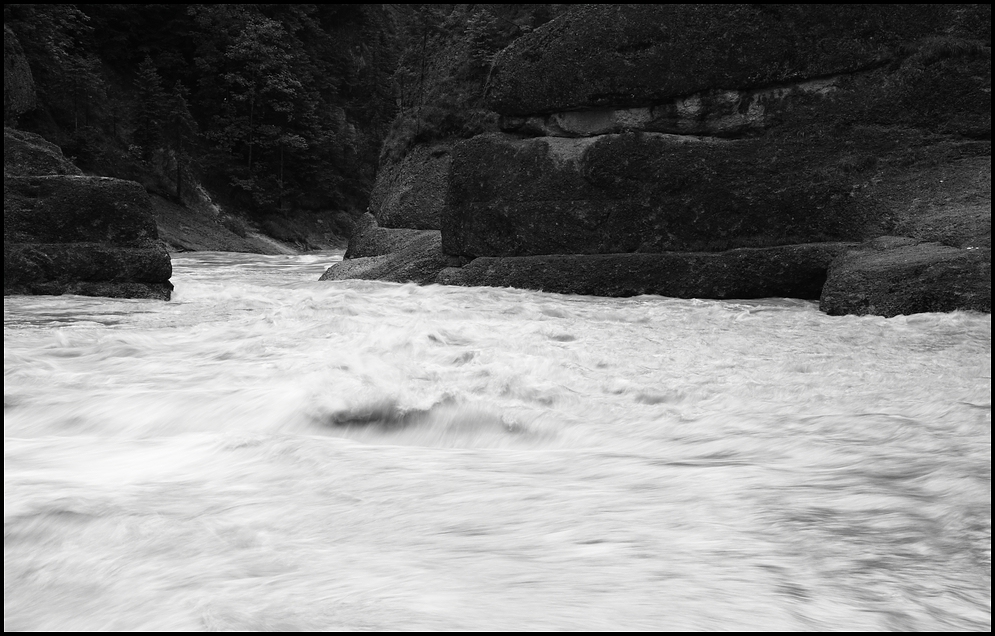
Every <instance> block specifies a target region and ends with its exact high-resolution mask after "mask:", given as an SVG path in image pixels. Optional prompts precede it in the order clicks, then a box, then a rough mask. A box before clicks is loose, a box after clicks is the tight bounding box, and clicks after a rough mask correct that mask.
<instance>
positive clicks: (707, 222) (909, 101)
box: [378, 5, 991, 315]
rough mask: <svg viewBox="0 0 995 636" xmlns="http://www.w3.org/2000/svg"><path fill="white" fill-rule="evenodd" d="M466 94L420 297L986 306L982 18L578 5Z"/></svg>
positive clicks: (894, 10) (880, 11)
mask: <svg viewBox="0 0 995 636" xmlns="http://www.w3.org/2000/svg"><path fill="white" fill-rule="evenodd" d="M488 97H489V101H490V105H491V107H492V108H493V109H494V110H495V111H496V112H497V113H498V114H499V115H500V126H501V130H502V132H499V133H486V134H480V135H478V136H476V137H474V138H472V139H469V140H466V141H461V142H459V143H456V144H455V145H454V146H453V148H452V150H451V151H450V153H449V154H450V160H449V179H448V187H447V188H446V191H445V207H444V208H443V210H442V212H441V220H440V227H441V240H442V251H443V252H444V253H445V255H447V256H448V257H449V262H450V263H456V264H457V265H460V266H461V267H447V268H445V269H443V270H441V272H440V273H439V275H438V276H437V277H436V278H435V279H434V280H435V281H436V282H442V283H447V284H460V285H497V286H515V287H524V288H529V289H543V290H547V291H561V292H569V293H580V294H598V295H609V296H626V295H632V294H641V293H656V294H665V295H672V296H682V297H704V298H754V297H758V295H760V296H762V295H772V296H795V297H801V298H819V297H820V295H823V296H824V297H823V308H824V309H825V310H826V311H828V312H829V313H848V312H849V313H868V312H869V313H880V314H882V315H894V314H895V313H896V312H910V311H941V310H942V311H948V310H953V309H970V310H980V311H990V296H991V280H990V275H989V276H988V277H987V278H986V277H985V276H984V266H985V264H986V263H987V267H988V271H989V273H990V263H991V259H990V252H991V250H990V248H991V8H990V5H951V6H947V5H914V6H898V5H722V6H719V5H584V6H581V7H579V8H577V9H576V10H574V11H571V12H569V13H567V14H565V15H563V16H561V17H560V18H558V19H556V20H553V21H552V22H550V23H548V24H547V25H545V26H543V27H540V28H539V29H537V30H535V31H534V32H532V33H530V34H528V35H525V36H523V37H521V38H519V39H518V40H517V41H515V42H514V43H513V44H512V45H511V46H509V47H508V48H507V49H505V50H504V51H502V52H501V53H500V54H499V55H498V57H497V59H496V61H495V64H494V67H493V69H492V72H491V79H490V85H489V93H488ZM421 152H422V154H425V153H426V152H428V149H423V150H422V151H421ZM422 165H423V166H426V169H427V166H429V165H430V164H429V163H427V162H425V161H424V160H422ZM409 170H410V168H409ZM392 179H393V181H392V182H391V183H395V182H398V180H397V179H396V178H395V177H392ZM409 182H410V181H409ZM951 184H957V187H956V188H954V187H953V186H952V185H951ZM388 189H389V188H388ZM437 189H438V188H437V187H436V191H437ZM401 192H402V189H398V190H397V193H398V196H397V197H395V199H399V198H400V194H401ZM380 198H381V200H384V201H386V200H390V196H388V195H383V196H381V197H380ZM430 207H431V206H425V209H429V208H430ZM433 214H434V213H433ZM382 216H383V215H382ZM379 218H380V217H379V216H378V219H379ZM386 218H387V217H386V216H384V219H386ZM381 225H383V223H381ZM891 235H896V236H905V237H906V238H907V239H908V240H907V242H902V241H905V239H901V238H899V239H896V240H898V241H899V242H900V243H901V245H898V244H895V243H894V241H891V240H890V239H882V240H883V241H884V243H881V241H878V242H877V243H868V244H867V245H866V246H864V247H861V246H860V245H858V244H859V243H861V242H865V241H873V240H874V239H877V238H878V237H884V236H891ZM398 240H400V238H398ZM889 241H891V242H889ZM401 243H402V244H405V245H406V243H405V242H404V241H401ZM884 244H886V245H887V246H888V247H887V249H886V248H883V247H882V245H884ZM403 249H405V248H401V249H399V250H396V251H388V252H387V253H386V254H380V255H379V256H378V258H381V259H385V257H389V256H393V255H397V256H399V255H400V253H401V251H402V250H403ZM833 258H837V259H838V260H837V261H835V262H832V261H833ZM986 259H987V260H986ZM435 262H436V263H439V262H442V261H441V259H439V260H437V261H435ZM831 262H832V263H831ZM902 263H904V264H905V265H901V264H902ZM423 273H424V272H423ZM903 277H904V278H907V279H908V281H909V282H907V283H903V284H898V283H897V282H896V281H897V280H899V279H903ZM913 280H916V281H919V282H918V283H916V282H912V281H913ZM814 281H818V282H814ZM823 283H825V284H824V285H823ZM944 285H946V286H948V288H949V289H948V292H949V293H945V294H941V293H940V290H941V288H942V287H943V286H944ZM851 288H852V289H851ZM920 288H921V289H920ZM917 289H920V291H919V292H916V290H917ZM927 289H931V290H933V291H926V290H927ZM847 290H851V291H847ZM917 294H918V295H917ZM985 298H988V301H987V305H986V302H985V300H984V299H985Z"/></svg>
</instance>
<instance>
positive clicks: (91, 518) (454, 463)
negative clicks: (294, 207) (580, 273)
mask: <svg viewBox="0 0 995 636" xmlns="http://www.w3.org/2000/svg"><path fill="white" fill-rule="evenodd" d="M338 258H340V255H336V254H309V255H302V256H258V255H246V254H226V253H197V254H185V255H176V256H174V259H173V264H174V276H173V282H174V284H175V285H176V290H175V293H174V298H173V300H172V301H170V302H166V303H163V302H157V301H139V300H111V299H99V298H84V297H77V296H62V297H30V296H29V297H5V298H4V628H5V630H20V629H32V630H49V629H52V630H92V629H101V630H145V629H149V630H166V629H170V630H205V629H206V630H247V629H252V630H259V629H265V630H271V629H274V630H291V629H306V630H337V629H350V630H360V629H361V630H420V629H431V630H490V629H500V630H524V629H529V630H539V629H543V630H546V629H549V630H552V629H568V630H602V629H604V630H620V629H639V630H682V629H696V630H734V629H744V630H746V629H750V630H768V629H770V630H838V629H846V630H978V631H985V632H987V631H989V630H990V627H991V316H989V315H980V314H972V313H952V314H920V315H915V316H907V317H896V318H891V319H884V318H880V317H860V318H858V317H852V316H850V317H830V316H826V315H824V314H822V313H820V312H819V310H818V308H817V306H816V305H815V304H813V303H810V302H805V301H797V300H786V299H767V300H758V301H737V302H720V301H706V300H679V299H671V298H663V297H656V296H642V297H637V298H629V299H606V298H592V297H581V296H562V295H555V294H545V293H538V292H530V291H522V290H511V289H490V288H459V287H441V286H426V287H418V286H415V285H397V284H391V283H380V282H368V281H344V282H318V281H317V278H318V277H319V276H320V274H321V273H322V272H323V271H324V269H325V268H326V267H327V266H328V265H329V264H330V263H331V262H333V261H334V260H337V259H338Z"/></svg>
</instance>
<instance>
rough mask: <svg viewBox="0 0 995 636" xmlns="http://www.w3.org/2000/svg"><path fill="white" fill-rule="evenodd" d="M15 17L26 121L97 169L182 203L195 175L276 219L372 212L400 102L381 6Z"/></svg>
mask: <svg viewBox="0 0 995 636" xmlns="http://www.w3.org/2000/svg"><path fill="white" fill-rule="evenodd" d="M4 26H5V31H6V30H7V29H9V30H10V32H11V33H12V34H13V36H14V38H12V39H13V40H14V41H15V42H16V43H19V44H20V47H21V48H22V49H23V57H24V58H25V59H26V60H27V63H28V65H29V67H30V72H31V75H32V77H33V82H34V84H35V86H36V89H37V97H38V102H37V105H38V107H37V108H35V109H34V110H30V112H23V113H18V114H19V115H20V116H19V117H17V120H18V121H17V122H16V123H17V124H18V125H19V127H21V128H24V129H27V130H32V131H35V132H39V133H42V134H43V135H44V136H46V137H47V138H48V139H50V140H52V141H54V142H56V143H58V144H59V145H60V146H62V147H63V148H64V149H66V151H67V154H69V155H71V156H73V157H74V158H75V159H76V161H77V162H78V163H79V164H80V165H81V167H83V168H84V169H86V170H89V171H92V172H96V173H98V174H107V175H112V176H119V177H124V178H132V179H136V180H139V181H141V182H142V183H143V184H144V185H146V187H148V188H149V189H150V190H152V191H156V192H158V193H160V194H163V195H167V196H171V197H172V198H174V199H179V200H182V199H183V197H184V194H186V192H185V190H187V189H188V188H189V185H192V181H193V177H194V176H196V177H198V179H199V180H201V181H203V182H204V183H205V184H206V185H208V186H209V187H210V188H211V189H212V191H213V192H214V193H215V194H217V195H220V196H221V198H222V199H224V200H227V201H229V202H231V203H234V204H236V206H237V207H239V208H243V209H249V210H253V211H255V212H257V213H259V214H262V215H263V216H266V215H272V214H278V213H279V212H280V211H281V210H284V209H311V210H317V209H355V210H361V209H362V208H363V207H365V201H366V198H367V196H368V192H369V188H370V186H371V185H372V179H373V175H374V172H375V167H376V159H377V155H378V152H379V149H380V145H381V142H382V139H383V135H384V133H385V131H386V129H387V125H388V123H389V121H390V119H391V118H392V117H393V115H394V110H395V107H394V105H393V104H392V96H391V94H390V92H391V91H390V77H391V74H392V73H393V71H394V68H395V63H396V57H397V51H396V42H395V38H394V35H393V34H394V25H393V21H392V19H391V16H390V15H389V13H388V11H386V10H385V9H384V8H383V7H382V6H380V5H341V4H339V5H336V4H324V5H322V4H289V5H280V4H258V5H244V4H243V5H216V4H215V5H186V4H147V5H120V4H95V5H84V4H81V5H39V4H27V5H26V4H7V5H4ZM12 46H13V45H12ZM8 48H10V47H8V45H7V42H6V38H5V56H6V53H7V49H8ZM21 110H22V111H25V110H27V109H24V108H22V109H21ZM6 116H7V111H6V109H5V118H6Z"/></svg>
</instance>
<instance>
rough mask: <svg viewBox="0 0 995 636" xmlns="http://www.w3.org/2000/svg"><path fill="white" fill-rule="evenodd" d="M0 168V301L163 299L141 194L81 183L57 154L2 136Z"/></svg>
mask: <svg viewBox="0 0 995 636" xmlns="http://www.w3.org/2000/svg"><path fill="white" fill-rule="evenodd" d="M4 160H5V162H4V168H5V170H4V173H5V174H4V192H3V199H4V224H3V229H4V295H8V294H65V293H72V294H82V295H87V296H111V297H121V298H158V299H163V300H168V299H169V297H170V294H171V291H172V288H173V286H172V284H171V283H170V282H169V277H170V276H171V274H172V266H171V264H170V259H169V254H168V253H167V252H166V249H165V246H164V245H162V244H161V243H160V242H159V241H158V234H157V231H156V225H155V221H154V220H153V218H152V215H151V213H150V202H149V198H148V194H147V193H146V192H145V189H144V188H143V187H142V186H140V185H139V184H137V183H134V182H131V181H122V180H120V179H109V178H105V177H87V176H83V175H81V174H79V170H78V169H76V168H75V166H73V165H72V164H71V163H69V162H68V161H66V160H65V158H64V157H62V153H61V151H60V150H59V149H58V147H57V146H54V145H53V144H49V143H48V142H45V141H44V140H42V139H41V138H40V137H37V136H36V135H30V134H29V133H23V132H19V131H12V130H10V129H5V131H4ZM28 175H30V176H28Z"/></svg>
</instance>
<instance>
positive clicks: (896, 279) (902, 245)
mask: <svg viewBox="0 0 995 636" xmlns="http://www.w3.org/2000/svg"><path fill="white" fill-rule="evenodd" d="M819 306H820V308H821V309H822V310H823V311H824V312H826V313H828V314H831V315H834V316H838V315H845V314H856V315H865V314H873V315H879V316H897V315H901V314H915V313H921V312H930V311H954V310H958V309H960V310H973V311H983V312H988V313H991V310H992V254H991V248H990V247H988V248H978V247H972V248H966V249H959V248H956V247H951V246H949V245H941V244H939V243H919V242H917V241H916V240H915V239H910V238H906V237H880V238H878V239H876V240H874V241H870V242H868V243H867V244H865V245H862V246H861V247H859V248H857V249H851V250H847V251H845V252H844V253H843V254H841V255H840V256H839V258H837V259H836V260H835V261H834V262H833V263H832V265H831V267H830V269H829V272H828V276H827V280H826V284H825V286H824V287H823V290H822V297H821V299H820V302H819Z"/></svg>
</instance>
